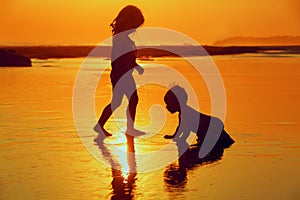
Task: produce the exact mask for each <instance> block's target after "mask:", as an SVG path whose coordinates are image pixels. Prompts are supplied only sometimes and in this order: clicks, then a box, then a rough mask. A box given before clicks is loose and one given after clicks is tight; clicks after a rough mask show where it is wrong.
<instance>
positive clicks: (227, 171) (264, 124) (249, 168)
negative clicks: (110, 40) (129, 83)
mask: <svg viewBox="0 0 300 200" xmlns="http://www.w3.org/2000/svg"><path fill="white" fill-rule="evenodd" d="M213 58H214V61H215V63H216V64H217V66H218V69H219V71H220V73H221V75H222V78H223V81H224V86H225V89H226V96H227V104H226V118H225V129H226V130H227V132H228V133H229V134H230V135H231V136H232V137H233V138H234V139H235V141H236V143H234V144H233V145H232V146H231V147H230V148H228V149H225V151H224V154H223V155H222V156H220V157H219V158H218V159H216V160H215V161H210V162H203V163H200V162H195V161H194V160H191V163H189V164H186V163H185V164H182V163H181V161H180V160H175V161H174V162H172V163H169V164H167V165H166V166H164V167H162V168H158V169H156V170H155V171H152V172H148V173H142V172H139V170H141V169H142V166H141V163H143V162H142V159H143V157H142V156H141V154H142V153H147V152H152V151H157V150H159V149H160V148H162V147H163V146H164V145H166V144H168V143H169V141H167V140H164V139H163V135H165V134H169V133H173V131H174V130H175V127H176V125H177V116H176V114H174V115H171V114H169V113H167V112H165V110H164V108H163V107H164V104H163V94H164V93H165V91H166V88H165V87H162V86H159V85H157V84H148V85H143V86H142V87H140V88H139V97H140V101H139V105H138V113H137V125H138V126H139V127H141V128H143V127H145V126H146V125H148V124H149V123H150V117H149V115H148V111H149V108H150V107H151V105H153V104H158V105H161V107H159V106H158V107H157V108H155V109H156V110H155V109H154V111H155V112H154V114H153V116H152V118H151V119H152V122H153V123H154V124H153V126H152V128H154V129H153V130H154V131H155V130H156V129H155V127H157V126H161V127H160V128H161V129H159V130H158V132H157V133H156V134H154V135H153V136H152V137H148V138H141V139H136V141H135V142H136V143H135V149H136V152H137V153H136V156H132V155H131V154H127V153H126V152H122V151H121V153H120V152H119V151H117V150H116V147H117V148H118V149H119V148H121V149H122V148H124V149H126V140H125V137H124V136H123V135H122V133H118V132H122V127H123V126H124V125H125V121H124V117H125V114H124V113H125V112H124V109H125V108H126V100H124V105H122V106H121V108H120V109H118V111H117V113H116V114H115V116H114V117H115V119H116V120H117V121H118V123H114V122H113V120H111V121H110V122H109V123H108V124H107V128H108V129H110V130H113V131H114V133H115V136H114V137H113V138H112V139H107V140H105V144H104V145H103V146H100V147H98V146H96V145H93V147H91V148H93V149H94V150H95V151H96V152H98V155H99V156H101V158H102V159H103V160H104V161H105V162H106V165H104V164H103V163H102V162H99V161H98V160H97V159H95V158H94V157H93V155H91V154H90V153H89V152H88V151H87V149H86V148H85V146H84V145H83V143H82V142H81V139H82V138H80V137H79V136H78V134H77V130H76V128H75V125H74V121H73V113H72V92H73V85H74V81H75V78H76V73H77V72H78V69H79V67H80V64H81V63H82V61H83V59H81V58H79V59H50V60H33V67H31V68H22V67H21V68H19V67H18V68H4V67H1V68H0V78H1V79H0V88H1V97H0V106H1V115H0V130H1V134H0V155H1V156H0V163H1V165H0V199H54V198H55V199H171V198H172V199H299V198H300V193H299V190H298V188H299V185H300V181H299V180H300V173H299V167H300V162H299V155H300V148H299V139H300V136H299V131H300V124H299V114H300V108H299V106H298V102H299V101H300V96H299V89H300V87H299V86H300V76H299V75H300V57H299V56H297V55H294V56H292V57H284V56H281V57H280V56H279V57H269V56H265V55H263V54H260V55H239V56H215V57H213ZM195 59H196V58H195ZM99 63H102V65H101V67H102V68H103V67H105V66H106V65H107V63H108V61H106V60H101V59H100V60H96V61H95V62H94V63H93V62H92V63H89V67H88V69H86V70H85V73H87V74H88V75H89V76H91V77H93V76H94V77H96V78H97V75H99V70H100V69H99ZM141 63H142V64H143V65H144V66H145V73H144V75H143V76H138V75H135V78H136V81H137V83H138V84H139V83H142V82H143V81H151V80H155V81H157V80H159V79H162V78H164V80H169V82H170V83H172V82H173V83H174V82H176V81H178V80H177V79H175V81H174V77H173V76H172V75H170V74H167V75H166V74H164V73H159V70H161V69H160V67H159V66H158V65H157V64H153V63H160V64H163V65H168V66H172V67H174V69H178V70H179V72H180V73H181V74H184V76H185V77H186V78H187V79H188V80H189V81H190V82H191V84H192V85H193V87H194V88H196V90H197V95H196V96H197V97H198V98H199V99H200V100H199V101H200V104H199V105H200V106H199V107H200V110H201V111H202V112H204V113H211V107H210V106H211V102H210V94H209V93H208V89H207V88H205V87H206V86H205V83H204V82H203V80H200V79H199V77H198V76H196V75H195V74H194V73H192V72H191V71H190V68H188V66H189V65H188V63H186V62H184V61H183V60H179V59H174V58H172V59H156V60H155V61H142V62H141ZM155 66H158V67H156V68H155ZM101 67H100V68H101ZM157 70H158V71H157ZM100 71H101V70H100ZM101 72H102V71H101ZM212 76H213V75H212ZM108 77H109V71H104V75H103V76H102V78H101V80H100V82H99V85H98V87H97V89H96V93H95V100H94V103H95V105H94V106H95V112H96V115H97V116H99V114H100V113H101V111H102V109H103V108H104V106H105V105H106V104H107V103H108V102H109V100H110V97H111V86H110V82H109V79H108ZM175 78H176V77H175ZM153 91H155V92H153ZM198 91H199V92H198ZM189 103H193V102H192V101H191V102H189ZM160 117H162V118H165V121H164V124H161V123H160V120H159V119H160ZM84 119H85V118H84V117H83V120H84ZM93 120H96V118H95V119H93ZM86 123H87V127H89V126H90V123H91V122H89V121H88V120H87V122H86ZM155 123H157V124H155ZM91 124H92V123H91ZM87 138H88V139H90V140H92V139H93V135H90V134H88V137H87ZM173 147H174V149H175V151H176V146H175V145H173ZM174 149H173V150H174ZM144 158H145V157H144ZM103 160H102V161H103ZM149 162H151V161H149ZM146 164H147V163H146ZM146 164H144V165H146ZM149 165H151V163H149ZM132 168H135V170H136V171H137V173H136V174H134V173H128V171H129V170H130V169H132Z"/></svg>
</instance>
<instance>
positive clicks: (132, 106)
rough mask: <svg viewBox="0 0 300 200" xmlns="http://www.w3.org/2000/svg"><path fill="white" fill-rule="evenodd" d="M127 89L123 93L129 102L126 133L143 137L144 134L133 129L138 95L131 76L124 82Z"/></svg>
mask: <svg viewBox="0 0 300 200" xmlns="http://www.w3.org/2000/svg"><path fill="white" fill-rule="evenodd" d="M126 83H127V89H126V91H125V95H126V97H127V98H128V100H129V103H128V107H127V112H126V114H127V132H128V134H131V135H133V136H138V135H144V134H145V133H144V132H142V131H138V130H136V129H135V128H134V121H135V115H136V107H137V104H138V100H139V98H138V95H137V91H136V85H135V81H134V79H133V77H132V76H130V77H128V78H127V80H126Z"/></svg>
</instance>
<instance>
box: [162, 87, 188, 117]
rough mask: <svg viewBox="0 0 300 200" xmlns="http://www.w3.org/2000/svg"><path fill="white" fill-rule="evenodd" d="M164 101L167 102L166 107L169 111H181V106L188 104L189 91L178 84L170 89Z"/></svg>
mask: <svg viewBox="0 0 300 200" xmlns="http://www.w3.org/2000/svg"><path fill="white" fill-rule="evenodd" d="M164 101H165V103H166V104H167V106H166V108H167V110H168V111H169V112H171V113H175V112H180V111H181V109H180V108H181V106H183V105H186V104H187V93H186V91H185V90H184V89H183V88H182V87H180V86H178V85H176V86H174V87H172V88H171V89H169V90H168V92H167V93H166V94H165V97H164Z"/></svg>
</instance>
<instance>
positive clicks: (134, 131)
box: [126, 129, 146, 137]
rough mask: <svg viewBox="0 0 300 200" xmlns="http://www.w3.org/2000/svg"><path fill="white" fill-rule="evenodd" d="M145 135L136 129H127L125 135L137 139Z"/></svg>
mask: <svg viewBox="0 0 300 200" xmlns="http://www.w3.org/2000/svg"><path fill="white" fill-rule="evenodd" d="M145 134H146V133H145V132H143V131H140V130H137V129H127V130H126V135H130V136H132V137H139V136H142V135H145Z"/></svg>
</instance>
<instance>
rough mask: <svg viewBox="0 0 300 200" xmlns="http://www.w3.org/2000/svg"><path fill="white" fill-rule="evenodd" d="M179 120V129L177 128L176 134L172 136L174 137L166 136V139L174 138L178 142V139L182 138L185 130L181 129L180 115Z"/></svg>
mask: <svg viewBox="0 0 300 200" xmlns="http://www.w3.org/2000/svg"><path fill="white" fill-rule="evenodd" d="M178 119H179V121H178V126H177V128H176V131H175V133H174V134H172V135H165V136H164V138H165V139H173V138H174V140H176V139H178V138H179V136H180V135H181V133H182V132H183V130H182V128H181V117H180V115H179V117H178Z"/></svg>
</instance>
